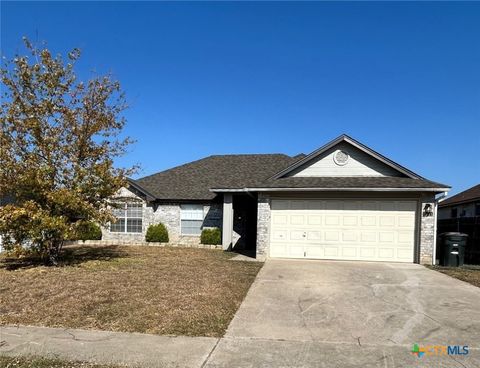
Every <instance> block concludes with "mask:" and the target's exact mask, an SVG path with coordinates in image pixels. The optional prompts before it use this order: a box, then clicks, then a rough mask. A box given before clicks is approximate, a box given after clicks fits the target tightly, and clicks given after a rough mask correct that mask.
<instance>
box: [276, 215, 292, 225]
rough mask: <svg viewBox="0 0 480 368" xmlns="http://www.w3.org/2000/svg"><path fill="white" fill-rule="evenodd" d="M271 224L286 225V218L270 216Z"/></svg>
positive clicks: (284, 216)
mask: <svg viewBox="0 0 480 368" xmlns="http://www.w3.org/2000/svg"><path fill="white" fill-rule="evenodd" d="M272 222H273V224H274V225H286V224H287V222H288V216H287V215H277V214H274V215H273V216H272Z"/></svg>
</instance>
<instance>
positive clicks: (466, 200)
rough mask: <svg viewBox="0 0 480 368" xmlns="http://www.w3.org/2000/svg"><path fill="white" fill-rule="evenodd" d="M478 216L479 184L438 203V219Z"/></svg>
mask: <svg viewBox="0 0 480 368" xmlns="http://www.w3.org/2000/svg"><path fill="white" fill-rule="evenodd" d="M475 216H480V184H477V185H475V186H473V187H471V188H470V189H467V190H465V191H463V192H460V193H458V194H456V195H454V196H452V197H450V198H447V199H445V200H443V201H440V202H439V203H438V219H439V220H444V219H451V218H459V217H475Z"/></svg>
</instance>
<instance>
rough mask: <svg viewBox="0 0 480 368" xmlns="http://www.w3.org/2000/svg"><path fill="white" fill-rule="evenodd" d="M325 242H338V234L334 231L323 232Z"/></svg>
mask: <svg viewBox="0 0 480 368" xmlns="http://www.w3.org/2000/svg"><path fill="white" fill-rule="evenodd" d="M324 234H325V241H326V242H329V241H339V240H340V232H339V231H336V230H325V233H324Z"/></svg>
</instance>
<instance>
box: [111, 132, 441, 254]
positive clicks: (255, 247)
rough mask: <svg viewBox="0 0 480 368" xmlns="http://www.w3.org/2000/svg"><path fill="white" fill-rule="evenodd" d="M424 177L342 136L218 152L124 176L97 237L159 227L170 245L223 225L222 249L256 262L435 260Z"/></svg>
mask: <svg viewBox="0 0 480 368" xmlns="http://www.w3.org/2000/svg"><path fill="white" fill-rule="evenodd" d="M448 190H449V187H448V186H447V185H444V184H439V183H435V182H433V181H430V180H427V179H425V178H422V177H421V176H419V175H417V174H415V173H414V172H412V171H410V170H408V169H406V168H405V167H403V166H400V165H399V164H397V163H395V162H393V161H392V160H390V159H388V158H386V157H385V156H382V155H381V154H379V153H377V152H375V151H374V150H372V149H370V148H368V147H367V146H365V145H363V144H361V143H360V142H358V141H356V140H354V139H352V138H350V137H348V136H347V135H342V136H340V137H338V138H336V139H334V140H333V141H331V142H329V143H328V144H326V145H324V146H323V147H321V148H319V149H318V150H316V151H314V152H312V153H310V154H309V155H303V154H302V155H298V156H294V157H290V156H287V155H283V154H258V155H218V156H210V157H206V158H204V159H201V160H198V161H194V162H190V163H187V164H185V165H182V166H178V167H175V168H173V169H170V170H166V171H163V172H160V173H157V174H154V175H151V176H147V177H144V178H141V179H138V180H131V182H130V186H129V188H124V189H122V190H121V191H120V192H119V194H118V196H117V197H116V198H115V201H117V202H121V203H122V205H123V209H121V210H117V211H116V215H117V217H118V221H117V222H116V223H115V224H112V225H111V227H110V229H105V230H104V233H103V239H104V240H105V241H107V242H108V241H115V242H120V243H139V242H143V241H144V237H145V231H146V229H147V227H148V225H150V224H155V223H158V222H162V223H164V224H165V225H166V227H167V228H168V231H169V235H170V242H171V243H174V244H189V245H197V244H198V243H199V235H200V233H201V230H202V229H203V228H208V227H219V228H221V229H222V243H223V244H222V246H223V248H224V249H231V248H232V247H233V248H240V249H246V250H249V251H251V252H253V253H254V254H256V257H257V258H259V259H262V260H264V259H266V258H269V257H270V258H302V259H304V258H312V259H337V260H363V261H389V262H390V261H393V262H416V263H419V262H421V263H427V264H432V263H433V260H434V259H435V254H434V253H435V250H434V249H435V222H436V219H435V215H436V199H435V196H436V194H439V193H443V192H445V191H448Z"/></svg>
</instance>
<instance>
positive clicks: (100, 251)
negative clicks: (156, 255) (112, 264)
mask: <svg viewBox="0 0 480 368" xmlns="http://www.w3.org/2000/svg"><path fill="white" fill-rule="evenodd" d="M128 256H129V254H128V253H127V252H126V251H124V250H122V249H120V248H119V247H118V246H116V245H111V246H69V247H65V248H63V249H62V252H61V254H60V258H59V260H58V267H68V266H77V265H80V264H82V263H84V262H89V261H109V260H111V259H115V258H126V257H128ZM38 266H46V264H45V262H44V260H42V259H41V258H40V257H39V256H35V255H32V256H26V257H23V258H16V257H8V256H3V257H0V269H4V270H8V271H14V270H18V269H22V268H32V267H38Z"/></svg>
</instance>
